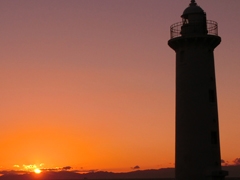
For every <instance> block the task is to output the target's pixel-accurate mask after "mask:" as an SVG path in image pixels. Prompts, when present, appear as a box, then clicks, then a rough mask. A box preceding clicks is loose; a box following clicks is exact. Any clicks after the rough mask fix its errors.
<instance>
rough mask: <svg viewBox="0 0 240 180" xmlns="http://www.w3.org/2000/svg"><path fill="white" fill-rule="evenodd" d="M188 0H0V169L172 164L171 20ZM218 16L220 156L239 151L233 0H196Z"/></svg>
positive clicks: (210, 15) (236, 14)
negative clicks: (169, 45)
mask: <svg viewBox="0 0 240 180" xmlns="http://www.w3.org/2000/svg"><path fill="white" fill-rule="evenodd" d="M189 2H190V0H182V1H181V2H175V1H173V0H171V1H169V0H161V1H159V0H114V1H112V0H88V1H86V0H68V1H66V0H51V1H32V0H19V1H14V0H8V1H3V0H2V1H0V22H1V28H0V35H1V40H0V48H1V55H0V72H1V73H0V74H1V76H0V82H1V83H0V92H1V93H0V99H1V101H0V122H1V130H0V137H1V139H0V144H1V153H0V169H2V170H3V169H16V168H18V167H16V166H15V167H14V165H19V168H23V164H25V165H30V164H36V165H38V166H40V164H41V163H43V164H44V165H42V166H43V168H54V167H63V166H71V167H73V168H75V169H80V168H82V169H86V170H87V169H100V170H109V171H130V170H131V167H134V166H136V165H138V166H140V167H141V169H146V168H162V167H173V166H174V130H175V127H174V118H175V53H174V51H173V50H171V49H170V48H169V47H168V46H167V41H168V39H169V38H170V34H169V28H170V25H171V24H173V23H175V22H178V21H181V18H180V16H181V13H182V12H183V10H184V9H185V8H186V7H187V6H188V4H189ZM197 3H198V4H199V5H200V6H201V7H202V8H203V9H204V10H205V11H206V12H207V18H208V19H209V20H215V21H217V22H218V23H219V35H220V36H221V37H222V43H221V45H220V46H219V47H217V49H216V50H215V64H216V76H217V90H218V106H219V120H220V131H221V132H220V134H221V148H222V159H224V160H225V161H229V162H230V163H231V162H232V161H233V160H234V159H235V158H237V157H239V156H240V154H239V152H240V145H239V143H238V141H237V138H238V137H240V131H239V127H240V121H239V119H240V112H239V107H240V96H239V92H240V81H239V72H240V62H239V58H240V54H239V48H238V45H239V42H240V36H239V29H240V27H239V25H238V24H239V23H238V22H239V17H240V12H239V11H238V10H239V8H240V1H237V0H232V1H225V0H218V1H217V3H216V2H215V1H210V2H209V1H207V0H198V1H197Z"/></svg>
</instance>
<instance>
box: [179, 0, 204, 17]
mask: <svg viewBox="0 0 240 180" xmlns="http://www.w3.org/2000/svg"><path fill="white" fill-rule="evenodd" d="M189 14H205V12H204V10H203V9H202V8H201V7H200V6H198V5H197V3H196V2H195V0H192V1H191V3H190V4H189V7H187V8H186V9H185V10H184V11H183V14H182V16H181V17H185V16H188V15H189Z"/></svg>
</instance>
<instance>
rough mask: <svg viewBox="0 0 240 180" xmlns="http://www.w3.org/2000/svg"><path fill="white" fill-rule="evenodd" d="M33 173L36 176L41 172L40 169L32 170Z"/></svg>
mask: <svg viewBox="0 0 240 180" xmlns="http://www.w3.org/2000/svg"><path fill="white" fill-rule="evenodd" d="M34 172H35V173H36V174H40V173H41V172H42V171H41V170H40V169H38V168H36V169H34Z"/></svg>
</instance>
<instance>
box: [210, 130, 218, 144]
mask: <svg viewBox="0 0 240 180" xmlns="http://www.w3.org/2000/svg"><path fill="white" fill-rule="evenodd" d="M211 143H212V144H218V135H217V132H216V131H212V132H211Z"/></svg>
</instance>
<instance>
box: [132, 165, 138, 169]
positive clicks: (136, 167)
mask: <svg viewBox="0 0 240 180" xmlns="http://www.w3.org/2000/svg"><path fill="white" fill-rule="evenodd" d="M131 169H140V167H139V166H138V165H137V166H134V167H131Z"/></svg>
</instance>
